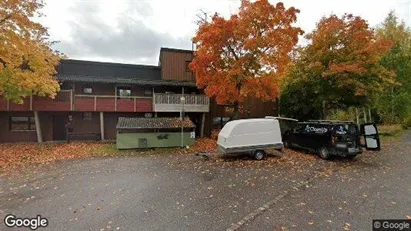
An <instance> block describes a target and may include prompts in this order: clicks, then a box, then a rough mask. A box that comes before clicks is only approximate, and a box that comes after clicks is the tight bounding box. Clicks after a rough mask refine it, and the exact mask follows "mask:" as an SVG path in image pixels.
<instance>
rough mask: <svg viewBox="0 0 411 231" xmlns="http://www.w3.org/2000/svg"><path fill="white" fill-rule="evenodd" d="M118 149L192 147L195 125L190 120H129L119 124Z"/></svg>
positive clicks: (167, 118)
mask: <svg viewBox="0 0 411 231" xmlns="http://www.w3.org/2000/svg"><path fill="white" fill-rule="evenodd" d="M116 128H117V137H116V143H117V149H132V148H160V147H161V148H163V147H179V146H191V145H193V144H194V141H195V130H194V128H195V125H194V123H193V122H192V121H191V120H190V119H189V118H188V117H185V118H184V120H181V118H178V117H177V118H176V117H162V118H129V117H120V118H118V123H117V127H116Z"/></svg>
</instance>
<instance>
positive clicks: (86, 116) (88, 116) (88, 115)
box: [83, 112, 93, 120]
mask: <svg viewBox="0 0 411 231" xmlns="http://www.w3.org/2000/svg"><path fill="white" fill-rule="evenodd" d="M83 120H93V114H91V112H84V113H83Z"/></svg>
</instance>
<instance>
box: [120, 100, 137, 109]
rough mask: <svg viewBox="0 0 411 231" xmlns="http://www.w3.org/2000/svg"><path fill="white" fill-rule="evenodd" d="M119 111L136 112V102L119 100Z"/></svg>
mask: <svg viewBox="0 0 411 231" xmlns="http://www.w3.org/2000/svg"><path fill="white" fill-rule="evenodd" d="M117 111H124V112H133V111H134V100H133V99H118V100H117Z"/></svg>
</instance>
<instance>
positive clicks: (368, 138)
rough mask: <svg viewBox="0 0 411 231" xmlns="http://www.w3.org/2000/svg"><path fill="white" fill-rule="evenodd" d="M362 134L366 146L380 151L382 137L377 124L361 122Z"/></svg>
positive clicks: (368, 148)
mask: <svg viewBox="0 0 411 231" xmlns="http://www.w3.org/2000/svg"><path fill="white" fill-rule="evenodd" d="M361 135H363V136H364V140H365V147H366V149H367V150H374V151H379V150H380V149H381V147H380V137H379V135H378V129H377V126H376V125H375V124H373V123H366V124H361Z"/></svg>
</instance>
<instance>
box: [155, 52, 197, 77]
mask: <svg viewBox="0 0 411 231" xmlns="http://www.w3.org/2000/svg"><path fill="white" fill-rule="evenodd" d="M193 57H194V54H193V52H191V51H184V50H177V49H176V50H174V49H164V48H163V49H161V51H160V62H161V78H162V79H163V80H177V81H191V82H195V77H194V74H193V73H192V72H191V71H186V61H191V60H193Z"/></svg>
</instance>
